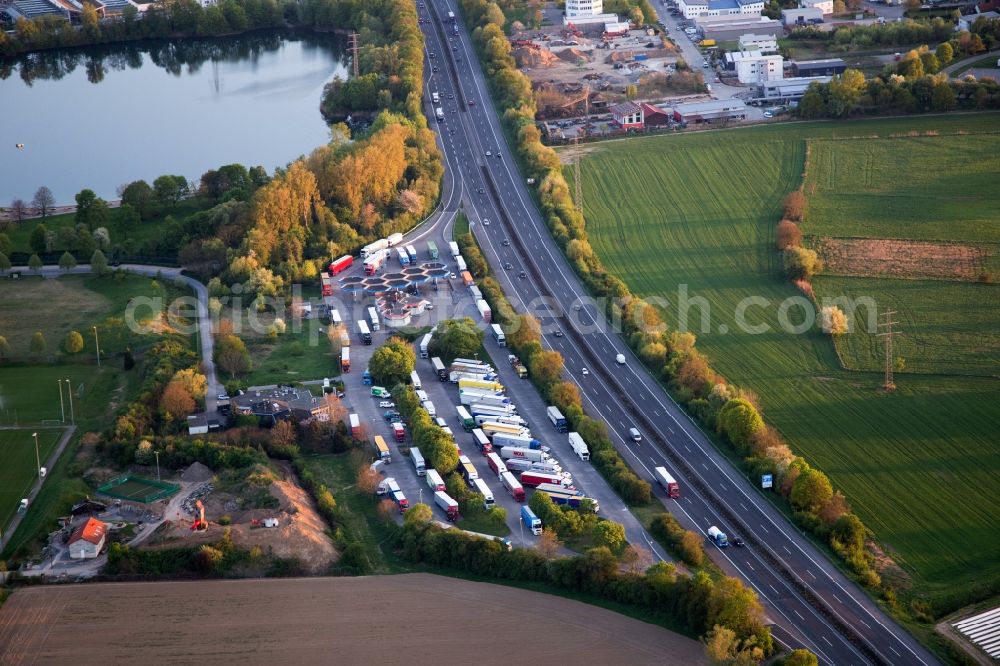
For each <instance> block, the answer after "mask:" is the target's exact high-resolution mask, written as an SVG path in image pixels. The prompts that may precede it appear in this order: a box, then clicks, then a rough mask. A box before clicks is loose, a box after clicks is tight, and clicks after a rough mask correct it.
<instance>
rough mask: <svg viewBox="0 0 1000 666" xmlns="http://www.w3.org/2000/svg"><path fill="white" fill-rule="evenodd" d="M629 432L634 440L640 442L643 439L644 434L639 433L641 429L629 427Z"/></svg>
mask: <svg viewBox="0 0 1000 666" xmlns="http://www.w3.org/2000/svg"><path fill="white" fill-rule="evenodd" d="M628 434H629V437H631V438H632V441H633V442H636V443H638V442H641V441H642V435H641V434H639V431H638V430H637V429H636V428H629V429H628Z"/></svg>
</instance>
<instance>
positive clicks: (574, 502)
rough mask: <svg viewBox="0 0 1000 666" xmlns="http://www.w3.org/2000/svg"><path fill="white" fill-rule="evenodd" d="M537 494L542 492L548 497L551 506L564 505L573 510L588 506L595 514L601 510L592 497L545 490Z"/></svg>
mask: <svg viewBox="0 0 1000 666" xmlns="http://www.w3.org/2000/svg"><path fill="white" fill-rule="evenodd" d="M538 492H543V493H545V494H546V495H548V496H549V499H551V500H552V503H553V504H565V505H566V506H569V507H572V508H574V509H582V508H585V507H586V506H587V503H589V504H590V507H591V509H593V511H594V512H595V513H596V512H598V511H600V510H601V505H600V504H599V503H598V502H597V500H595V499H593V498H592V497H586V496H585V495H576V494H574V495H571V494H569V493H566V492H558V493H557V492H552V491H547V490H540V491H538Z"/></svg>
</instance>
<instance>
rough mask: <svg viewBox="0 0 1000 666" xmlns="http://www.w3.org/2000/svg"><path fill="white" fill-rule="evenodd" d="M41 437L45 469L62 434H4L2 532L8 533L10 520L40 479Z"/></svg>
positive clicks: (0, 434)
mask: <svg viewBox="0 0 1000 666" xmlns="http://www.w3.org/2000/svg"><path fill="white" fill-rule="evenodd" d="M33 432H37V433H38V453H39V457H40V458H41V460H42V466H43V467H44V466H45V461H46V460H47V459H48V457H49V455H50V454H51V453H52V450H53V449H54V448H55V446H56V444H57V443H58V442H59V437H60V436H61V435H62V433H63V431H62V430H58V429H56V430H54V429H39V430H33V429H25V430H0V461H2V462H0V532H2V533H6V531H7V525H8V524H9V523H10V519H11V518H13V517H14V514H15V513H17V507H18V505H19V504H20V503H21V498H22V497H27V496H28V490H30V489H31V485H32V484H33V483H34V482H35V478H37V467H36V464H37V463H36V459H35V438H34V437H32V436H31V434H32V433H33Z"/></svg>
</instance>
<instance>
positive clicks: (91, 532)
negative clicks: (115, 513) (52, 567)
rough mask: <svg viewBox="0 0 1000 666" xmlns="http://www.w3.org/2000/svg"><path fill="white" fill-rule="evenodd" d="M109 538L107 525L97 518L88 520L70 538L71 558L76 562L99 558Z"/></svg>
mask: <svg viewBox="0 0 1000 666" xmlns="http://www.w3.org/2000/svg"><path fill="white" fill-rule="evenodd" d="M107 537H108V526H107V523H102V522H101V521H99V520H97V519H96V518H88V519H87V522H85V523H83V524H82V525H80V526H79V527H77V528H76V529H75V530H73V533H72V534H71V535H70V537H69V541H67V542H66V543H67V545H69V556H70V557H71V558H73V559H74V560H85V559H92V558H94V557H97V556H98V555H100V553H101V549H102V548H104V540H105V539H107Z"/></svg>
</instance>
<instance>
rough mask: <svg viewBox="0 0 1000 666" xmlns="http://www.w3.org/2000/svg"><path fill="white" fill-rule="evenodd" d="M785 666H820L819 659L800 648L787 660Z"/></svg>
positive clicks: (793, 651)
mask: <svg viewBox="0 0 1000 666" xmlns="http://www.w3.org/2000/svg"><path fill="white" fill-rule="evenodd" d="M783 666H819V659H817V658H816V655H814V654H813V653H812V652H810V651H809V650H806V649H804V648H799V649H798V650H792V653H791V654H789V655H788V657H786V658H785V661H784V663H783Z"/></svg>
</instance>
